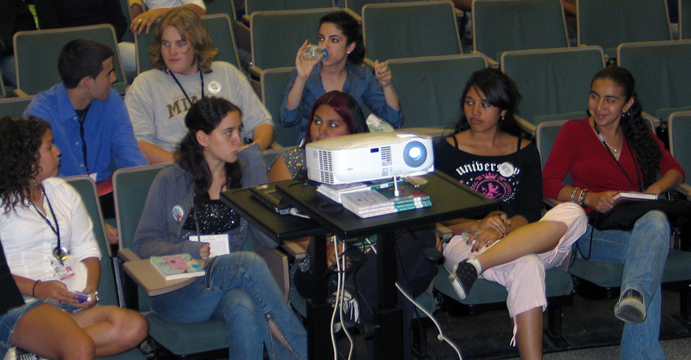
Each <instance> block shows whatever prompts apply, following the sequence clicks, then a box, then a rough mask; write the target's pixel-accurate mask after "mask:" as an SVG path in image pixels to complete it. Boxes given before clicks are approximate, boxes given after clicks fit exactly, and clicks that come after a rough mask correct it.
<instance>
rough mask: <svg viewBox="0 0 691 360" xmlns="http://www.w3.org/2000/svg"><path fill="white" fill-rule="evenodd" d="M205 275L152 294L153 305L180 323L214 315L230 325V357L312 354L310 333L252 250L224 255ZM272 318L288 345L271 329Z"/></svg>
mask: <svg viewBox="0 0 691 360" xmlns="http://www.w3.org/2000/svg"><path fill="white" fill-rule="evenodd" d="M205 270H206V275H205V276H202V277H200V278H199V279H197V281H195V282H193V283H192V284H190V285H188V286H186V287H184V288H182V289H180V290H176V291H173V292H170V293H167V294H163V295H159V296H154V297H152V298H151V309H152V310H153V311H154V312H155V313H156V314H159V315H160V316H162V317H164V318H165V319H167V320H170V321H174V322H181V323H190V322H200V321H206V320H209V319H212V318H214V319H220V320H224V321H225V322H226V324H227V326H228V338H229V342H228V347H229V349H230V359H257V360H262V359H263V348H264V345H265V346H266V349H267V351H268V353H269V356H270V357H271V359H279V360H283V359H307V333H306V332H305V329H304V327H303V326H302V324H301V323H300V321H299V320H298V318H297V317H296V316H295V314H294V313H293V311H292V309H291V308H290V306H288V304H287V303H286V302H285V301H284V300H283V296H281V293H280V291H279V290H278V287H277V286H276V283H275V282H274V279H273V278H272V277H271V275H270V273H269V269H268V268H267V266H266V263H265V262H264V260H263V259H262V258H261V257H259V256H257V255H256V254H255V253H252V252H237V253H231V254H228V255H223V256H219V257H217V258H215V260H213V261H210V262H209V263H207V266H206V269H205ZM269 320H271V321H272V322H273V323H274V324H275V325H276V327H277V328H278V331H279V332H280V334H281V335H282V336H283V338H284V339H285V342H286V343H287V344H288V347H285V346H283V345H282V344H281V342H279V341H278V340H277V339H276V338H275V337H273V336H272V334H271V331H270V330H269Z"/></svg>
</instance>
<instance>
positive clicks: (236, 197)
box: [221, 171, 498, 359]
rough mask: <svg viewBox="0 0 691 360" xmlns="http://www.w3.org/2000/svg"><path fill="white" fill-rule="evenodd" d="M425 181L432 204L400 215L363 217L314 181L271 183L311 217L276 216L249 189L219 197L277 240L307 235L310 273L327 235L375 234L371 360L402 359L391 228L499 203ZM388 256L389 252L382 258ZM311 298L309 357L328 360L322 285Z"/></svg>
mask: <svg viewBox="0 0 691 360" xmlns="http://www.w3.org/2000/svg"><path fill="white" fill-rule="evenodd" d="M425 179H426V180H427V184H425V185H422V186H420V189H421V190H422V191H423V192H425V193H427V194H429V195H430V198H431V200H432V206H431V207H428V208H423V209H416V210H411V211H406V212H401V213H395V214H389V215H383V216H377V217H372V218H367V219H363V218H360V217H359V216H357V215H355V214H353V213H351V212H350V211H348V210H346V209H345V208H342V207H340V204H337V203H335V202H333V201H332V200H330V199H328V198H327V197H325V196H323V195H321V194H318V193H317V192H316V187H317V186H318V183H315V182H312V181H297V180H286V181H281V182H276V183H275V186H276V190H277V192H278V193H279V194H281V195H282V196H283V197H284V198H285V199H286V200H288V201H289V202H291V203H292V205H293V206H294V207H296V208H298V209H300V211H301V212H303V213H305V214H307V215H309V216H310V218H311V220H306V219H301V218H297V217H294V216H289V215H286V216H281V215H278V214H276V213H275V212H273V211H271V210H269V209H268V208H266V207H265V206H264V205H262V204H260V203H259V202H258V201H256V200H254V199H253V198H252V197H251V196H250V191H249V190H248V189H237V190H230V191H226V192H223V193H222V194H221V200H223V201H224V202H225V203H226V204H227V205H228V206H230V207H231V208H233V209H234V210H235V211H237V212H238V213H240V215H242V216H243V217H244V218H245V219H247V221H249V222H250V223H251V224H252V225H254V226H256V227H258V228H259V229H260V230H262V231H264V232H265V233H266V234H267V235H269V236H270V237H272V238H273V239H274V240H276V241H277V242H279V243H280V242H282V241H284V240H290V239H295V238H299V237H304V236H311V237H312V240H311V241H312V246H311V253H310V256H311V270H312V274H313V275H315V274H324V272H325V271H327V264H326V236H327V233H330V234H333V235H336V236H338V237H339V239H350V238H356V237H359V236H369V235H373V234H377V235H378V237H377V245H376V246H377V252H378V253H379V254H383V255H382V256H378V257H377V258H378V263H377V276H378V279H377V284H378V285H377V286H378V316H377V317H376V319H375V323H376V324H377V330H376V333H375V340H374V356H375V358H376V359H401V358H403V344H402V332H401V328H402V321H403V320H402V315H401V311H400V308H399V307H398V305H397V293H396V288H395V281H396V257H395V256H393V254H394V253H395V248H394V245H395V238H394V231H396V230H397V229H400V228H405V227H415V226H420V225H426V224H433V223H436V222H440V221H445V220H451V219H455V218H461V217H475V218H477V217H482V216H484V215H486V214H487V213H489V212H490V211H492V210H495V209H496V208H497V207H498V205H497V203H496V202H495V201H493V200H489V199H487V198H486V197H484V196H482V195H481V194H479V193H477V192H475V191H473V190H471V189H470V188H468V187H467V186H464V185H461V184H459V183H458V181H457V180H455V179H453V178H451V177H449V176H448V175H446V174H443V173H441V172H438V171H437V172H435V173H432V174H429V175H427V176H426V177H425ZM387 254H392V255H391V256H387ZM316 283H317V284H318V285H317V289H315V293H316V294H317V295H315V297H314V298H312V299H308V300H307V333H308V351H309V357H310V359H331V356H332V354H333V352H332V350H331V338H330V331H331V330H330V326H331V323H330V319H331V312H332V311H333V309H332V307H331V304H330V303H328V302H327V295H328V293H327V284H326V282H325V281H318V282H316Z"/></svg>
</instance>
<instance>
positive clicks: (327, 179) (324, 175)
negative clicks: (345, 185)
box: [319, 171, 334, 184]
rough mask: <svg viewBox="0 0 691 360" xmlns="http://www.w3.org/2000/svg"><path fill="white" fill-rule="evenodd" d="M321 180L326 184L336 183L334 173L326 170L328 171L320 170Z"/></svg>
mask: <svg viewBox="0 0 691 360" xmlns="http://www.w3.org/2000/svg"><path fill="white" fill-rule="evenodd" d="M319 182H321V183H324V184H333V183H334V176H333V173H330V172H326V171H320V172H319Z"/></svg>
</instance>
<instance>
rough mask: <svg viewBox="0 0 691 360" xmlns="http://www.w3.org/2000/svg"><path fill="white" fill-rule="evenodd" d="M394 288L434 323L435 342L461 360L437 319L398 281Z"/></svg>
mask: <svg viewBox="0 0 691 360" xmlns="http://www.w3.org/2000/svg"><path fill="white" fill-rule="evenodd" d="M367 242H369V243H370V244H371V242H370V240H369V239H367ZM372 251H374V253H375V254H376V253H377V248H376V246H372ZM396 288H397V289H398V291H399V292H400V293H401V294H403V296H404V297H405V298H406V299H408V301H410V302H411V303H412V304H413V305H415V307H417V308H418V309H419V310H421V311H422V312H423V313H425V315H427V316H428V317H429V318H430V319H431V320H432V322H433V323H434V326H436V327H437V331H439V334H438V335H437V340H439V341H446V343H447V344H449V346H451V348H452V349H454V351H456V354H457V355H458V360H463V357H462V356H461V350H459V349H458V347H457V346H456V344H454V343H453V341H451V339H449V338H448V337H446V335H444V332H443V331H442V329H441V325H440V324H439V322H438V321H437V319H436V318H435V317H434V316H433V315H432V313H430V312H429V311H427V309H425V308H424V307H423V306H422V305H420V304H418V303H417V302H416V301H415V299H413V297H412V296H410V295H409V294H408V293H407V292H405V291H404V290H403V288H402V287H401V285H399V284H398V281H397V282H396Z"/></svg>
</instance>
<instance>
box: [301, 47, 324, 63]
mask: <svg viewBox="0 0 691 360" xmlns="http://www.w3.org/2000/svg"><path fill="white" fill-rule="evenodd" d="M327 56H329V52H328V51H327V50H326V48H325V47H323V46H319V45H310V46H308V47H307V49H305V53H304V54H302V58H303V59H305V60H308V61H311V60H314V59H319V58H321V59H320V60H324V59H326V57H327Z"/></svg>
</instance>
